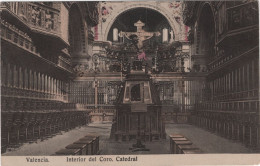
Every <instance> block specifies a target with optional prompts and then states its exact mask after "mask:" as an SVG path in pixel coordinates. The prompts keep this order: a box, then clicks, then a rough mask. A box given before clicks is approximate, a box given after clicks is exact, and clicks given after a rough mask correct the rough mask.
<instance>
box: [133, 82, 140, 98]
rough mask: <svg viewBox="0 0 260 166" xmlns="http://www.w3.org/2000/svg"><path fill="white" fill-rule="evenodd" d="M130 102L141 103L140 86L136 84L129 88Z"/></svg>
mask: <svg viewBox="0 0 260 166" xmlns="http://www.w3.org/2000/svg"><path fill="white" fill-rule="evenodd" d="M131 101H141V94H140V84H136V85H134V86H133V87H132V88H131Z"/></svg>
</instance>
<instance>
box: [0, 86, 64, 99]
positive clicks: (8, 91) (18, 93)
mask: <svg viewBox="0 0 260 166" xmlns="http://www.w3.org/2000/svg"><path fill="white" fill-rule="evenodd" d="M1 95H2V96H3V97H17V98H27V99H41V100H55V101H62V102H67V101H68V95H67V94H54V93H47V92H42V91H36V90H30V89H21V88H15V87H7V86H2V87H1Z"/></svg>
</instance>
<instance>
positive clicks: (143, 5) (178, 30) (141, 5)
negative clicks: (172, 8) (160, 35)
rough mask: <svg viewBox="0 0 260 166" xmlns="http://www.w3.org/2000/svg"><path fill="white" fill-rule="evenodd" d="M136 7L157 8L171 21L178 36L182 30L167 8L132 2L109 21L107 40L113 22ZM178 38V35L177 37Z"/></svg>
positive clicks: (106, 31)
mask: <svg viewBox="0 0 260 166" xmlns="http://www.w3.org/2000/svg"><path fill="white" fill-rule="evenodd" d="M135 8H148V9H151V10H155V11H157V12H159V13H160V14H162V15H163V16H164V17H165V18H166V20H167V21H168V22H169V25H170V26H171V28H172V29H173V31H174V34H175V35H176V36H178V34H179V32H180V28H179V29H178V28H177V27H176V26H175V24H178V23H177V22H176V20H175V19H172V17H171V16H170V14H168V13H167V12H166V10H162V9H160V8H159V7H157V6H155V5H152V4H147V3H143V4H132V5H129V6H126V7H124V8H123V9H120V10H119V12H117V14H116V15H113V18H112V19H111V20H110V21H109V23H108V25H107V27H106V30H105V35H104V39H105V40H107V37H108V33H109V30H110V28H111V27H112V25H113V23H114V22H115V20H116V19H117V18H118V17H119V16H120V15H121V14H123V13H125V12H127V11H129V10H132V9H135ZM177 38H178V37H177Z"/></svg>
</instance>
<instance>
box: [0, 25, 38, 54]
mask: <svg viewBox="0 0 260 166" xmlns="http://www.w3.org/2000/svg"><path fill="white" fill-rule="evenodd" d="M1 38H2V39H4V40H7V41H8V42H11V43H13V44H15V45H17V46H18V47H20V48H22V49H24V50H26V51H29V52H31V53H33V54H36V55H38V56H40V54H39V53H38V52H37V50H36V47H35V46H34V44H33V42H32V39H31V38H30V37H29V36H28V35H27V34H26V33H24V32H22V31H20V30H18V29H17V28H16V27H15V26H13V25H11V24H9V23H7V22H6V21H4V20H1Z"/></svg>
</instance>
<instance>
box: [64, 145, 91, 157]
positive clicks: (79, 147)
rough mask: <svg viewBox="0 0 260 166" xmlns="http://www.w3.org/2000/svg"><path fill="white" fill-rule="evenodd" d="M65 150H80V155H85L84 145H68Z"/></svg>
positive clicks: (85, 148)
mask: <svg viewBox="0 0 260 166" xmlns="http://www.w3.org/2000/svg"><path fill="white" fill-rule="evenodd" d="M65 148H66V149H80V155H87V145H85V144H70V145H68V146H66V147H65Z"/></svg>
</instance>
